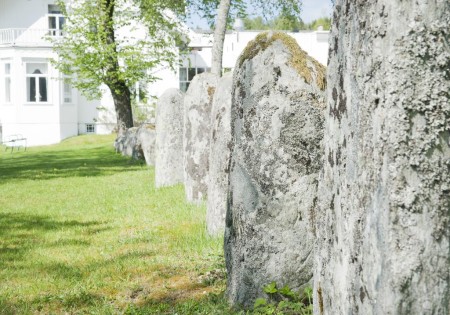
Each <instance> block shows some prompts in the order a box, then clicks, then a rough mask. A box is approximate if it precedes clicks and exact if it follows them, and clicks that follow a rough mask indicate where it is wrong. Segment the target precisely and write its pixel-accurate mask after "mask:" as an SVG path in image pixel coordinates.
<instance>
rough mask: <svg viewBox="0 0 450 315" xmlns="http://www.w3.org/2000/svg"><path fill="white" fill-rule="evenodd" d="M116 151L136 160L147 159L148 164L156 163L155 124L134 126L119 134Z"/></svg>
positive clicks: (115, 143)
mask: <svg viewBox="0 0 450 315" xmlns="http://www.w3.org/2000/svg"><path fill="white" fill-rule="evenodd" d="M114 147H115V149H116V152H120V153H121V154H122V155H124V156H129V157H131V158H132V159H134V160H145V162H146V164H147V165H154V164H155V126H154V125H152V124H143V125H141V126H140V127H132V128H129V129H127V130H126V131H125V133H124V134H122V135H121V136H118V137H117V139H116V140H115V142H114Z"/></svg>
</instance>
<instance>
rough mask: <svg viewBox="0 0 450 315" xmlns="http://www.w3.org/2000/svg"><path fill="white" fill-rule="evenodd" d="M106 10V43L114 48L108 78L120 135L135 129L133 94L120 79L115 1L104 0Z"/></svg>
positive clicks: (107, 70) (110, 58)
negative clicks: (115, 27)
mask: <svg viewBox="0 0 450 315" xmlns="http://www.w3.org/2000/svg"><path fill="white" fill-rule="evenodd" d="M104 1H105V2H104V5H105V6H104V10H105V11H106V12H105V13H106V18H105V20H104V24H103V27H104V34H105V37H104V41H105V42H106V44H107V45H109V46H111V47H112V53H110V54H109V56H108V58H109V63H108V68H107V69H106V77H107V82H108V84H107V85H108V87H109V89H110V91H111V95H112V97H113V100H114V107H115V110H116V116H117V129H118V134H119V135H121V134H123V133H124V132H125V131H126V130H127V129H128V128H131V127H133V113H132V109H131V97H130V96H131V92H130V89H129V88H128V86H127V85H126V83H125V81H123V80H121V79H120V78H119V74H120V66H119V59H118V58H117V44H116V38H115V31H114V26H113V25H114V23H112V21H113V20H114V10H115V0H104Z"/></svg>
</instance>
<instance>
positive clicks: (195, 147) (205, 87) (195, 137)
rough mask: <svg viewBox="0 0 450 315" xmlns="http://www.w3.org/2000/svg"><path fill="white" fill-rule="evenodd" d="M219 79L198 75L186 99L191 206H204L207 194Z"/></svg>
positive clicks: (187, 184) (185, 142) (186, 177)
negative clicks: (213, 114)
mask: <svg viewBox="0 0 450 315" xmlns="http://www.w3.org/2000/svg"><path fill="white" fill-rule="evenodd" d="M217 81H218V77H217V76H215V75H213V74H211V73H202V74H199V75H196V76H195V77H194V79H193V80H192V82H191V84H190V86H189V89H188V90H187V92H186V95H185V97H184V129H183V134H184V136H183V148H184V163H183V166H184V185H185V190H186V198H187V200H188V201H189V202H196V203H198V202H201V201H202V200H204V199H205V198H206V194H207V192H208V169H209V162H208V160H209V141H210V132H211V107H212V100H213V96H214V92H215V89H216V86H217Z"/></svg>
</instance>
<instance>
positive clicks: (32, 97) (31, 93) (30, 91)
mask: <svg viewBox="0 0 450 315" xmlns="http://www.w3.org/2000/svg"><path fill="white" fill-rule="evenodd" d="M27 102H36V78H27Z"/></svg>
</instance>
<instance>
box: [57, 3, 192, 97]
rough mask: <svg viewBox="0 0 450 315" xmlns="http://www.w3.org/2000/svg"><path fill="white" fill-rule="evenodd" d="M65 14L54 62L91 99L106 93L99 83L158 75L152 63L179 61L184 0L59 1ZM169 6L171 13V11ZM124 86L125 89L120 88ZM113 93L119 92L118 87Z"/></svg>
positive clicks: (129, 82)
mask: <svg viewBox="0 0 450 315" xmlns="http://www.w3.org/2000/svg"><path fill="white" fill-rule="evenodd" d="M57 3H58V5H59V6H60V7H61V9H62V11H63V14H64V15H65V16H66V24H65V26H64V36H63V37H61V38H58V39H56V40H54V49H55V51H56V52H57V53H58V56H59V58H58V60H57V61H55V66H56V68H58V69H59V70H60V71H61V72H62V73H64V74H65V75H68V76H70V80H71V83H72V84H73V85H74V86H75V87H76V88H78V89H79V90H80V91H82V92H83V94H84V95H86V96H87V97H88V98H89V99H94V98H99V97H100V96H101V91H100V86H101V85H102V84H106V85H107V86H108V87H110V88H113V89H114V88H115V87H114V83H115V82H124V83H125V84H126V86H127V87H128V88H130V87H132V86H133V85H134V84H135V83H136V82H138V81H140V80H145V81H148V82H152V81H155V80H156V79H157V77H156V76H154V75H152V74H151V72H152V71H151V69H154V68H156V67H157V66H159V65H160V64H161V63H167V64H168V65H174V64H175V61H176V60H177V59H178V54H177V50H176V49H174V47H175V45H176V44H177V43H178V41H179V40H180V32H179V31H178V29H177V27H178V24H177V20H176V19H175V17H176V16H183V14H184V12H185V5H186V4H185V2H184V1H181V0H132V1H127V0H82V1H80V0H78V1H71V2H70V3H69V4H65V3H64V1H62V0H59V1H57ZM168 10H170V11H171V12H172V13H168ZM117 92H120V91H117ZM113 94H114V93H113Z"/></svg>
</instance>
